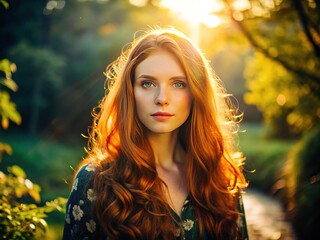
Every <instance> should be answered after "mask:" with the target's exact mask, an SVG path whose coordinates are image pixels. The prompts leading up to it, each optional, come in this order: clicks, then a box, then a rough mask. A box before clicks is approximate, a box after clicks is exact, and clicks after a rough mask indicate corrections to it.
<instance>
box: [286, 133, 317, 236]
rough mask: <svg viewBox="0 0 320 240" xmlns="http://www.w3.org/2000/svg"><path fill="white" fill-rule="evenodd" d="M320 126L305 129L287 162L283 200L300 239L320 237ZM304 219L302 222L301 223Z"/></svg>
mask: <svg viewBox="0 0 320 240" xmlns="http://www.w3.org/2000/svg"><path fill="white" fill-rule="evenodd" d="M319 156H320V128H319V127H318V128H315V129H313V130H311V131H310V132H308V133H307V134H306V135H305V136H304V137H303V138H302V139H301V140H300V141H299V142H298V143H297V144H296V145H295V146H294V147H293V148H292V150H291V151H290V154H289V157H288V160H287V162H286V166H285V167H284V169H283V174H284V177H285V181H286V184H285V190H286V195H285V199H284V200H285V202H286V206H287V211H288V213H289V217H290V219H291V220H292V222H293V225H294V227H295V229H296V232H297V234H298V235H299V237H300V238H301V239H319V238H320V232H319V223H320V208H319V203H320V157H319ZM301 223H303V224H301Z"/></svg>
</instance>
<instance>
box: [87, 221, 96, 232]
mask: <svg viewBox="0 0 320 240" xmlns="http://www.w3.org/2000/svg"><path fill="white" fill-rule="evenodd" d="M86 227H87V229H88V231H89V232H91V233H93V232H94V231H95V230H96V222H95V221H93V220H92V219H91V220H90V221H89V222H86Z"/></svg>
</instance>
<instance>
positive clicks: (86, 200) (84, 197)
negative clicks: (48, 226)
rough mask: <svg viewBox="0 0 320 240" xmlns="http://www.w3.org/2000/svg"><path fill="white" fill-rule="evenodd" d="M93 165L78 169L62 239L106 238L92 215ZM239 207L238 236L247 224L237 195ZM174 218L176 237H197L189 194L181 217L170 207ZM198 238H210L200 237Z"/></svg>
mask: <svg viewBox="0 0 320 240" xmlns="http://www.w3.org/2000/svg"><path fill="white" fill-rule="evenodd" d="M93 171H94V167H93V165H91V164H89V165H85V166H83V167H82V168H81V169H80V171H79V172H78V174H77V176H76V178H75V181H74V184H73V187H72V190H71V193H70V196H69V199H68V202H67V211H66V217H65V223H64V231H63V240H75V239H77V240H102V239H103V240H106V239H108V236H106V235H105V234H104V233H103V231H102V230H101V229H100V227H99V223H98V221H97V219H96V218H95V216H93V215H92V211H91V205H92V201H93V200H94V197H95V196H94V192H93V189H92V175H93ZM239 211H240V212H241V213H243V214H242V216H241V217H239V228H240V230H241V234H242V237H241V239H243V240H245V239H248V234H247V226H246V220H245V215H244V208H243V203H242V201H241V199H240V202H239ZM173 215H174V217H175V218H176V219H175V220H176V221H177V222H179V223H180V225H181V227H177V231H176V237H177V239H186V240H191V239H199V237H198V233H199V231H198V230H199V226H198V221H197V219H196V217H195V214H194V210H193V206H192V204H191V201H190V200H189V198H187V199H186V201H185V202H184V205H183V208H182V214H181V217H179V216H178V215H177V214H176V213H175V212H174V211H173ZM202 239H212V238H210V237H208V236H207V237H203V238H202Z"/></svg>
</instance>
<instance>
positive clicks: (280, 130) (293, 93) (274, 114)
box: [244, 53, 320, 138]
mask: <svg viewBox="0 0 320 240" xmlns="http://www.w3.org/2000/svg"><path fill="white" fill-rule="evenodd" d="M245 76H246V79H247V87H248V89H249V91H250V92H248V93H246V94H245V95H244V99H245V101H246V102H247V103H250V104H255V105H257V106H258V108H259V109H260V110H261V112H262V113H263V116H264V120H265V123H266V124H267V126H268V127H269V131H268V134H269V136H272V137H282V138H288V137H292V136H294V135H297V134H301V133H304V132H307V131H308V130H309V129H311V128H312V127H313V126H315V125H317V124H318V121H319V115H320V107H319V106H320V98H319V96H315V95H314V93H312V89H311V86H310V85H308V84H303V85H301V84H299V82H298V81H297V80H296V79H295V78H296V77H297V76H295V75H294V74H292V73H291V72H289V71H288V70H286V69H285V68H284V67H283V66H281V65H279V64H276V63H275V62H274V61H272V60H270V59H268V58H266V57H265V56H264V55H262V54H261V53H256V54H255V55H254V57H252V58H251V59H250V60H248V63H247V65H246V69H245Z"/></svg>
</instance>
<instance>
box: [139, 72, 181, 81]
mask: <svg viewBox="0 0 320 240" xmlns="http://www.w3.org/2000/svg"><path fill="white" fill-rule="evenodd" d="M141 78H142V79H143V78H147V79H151V80H157V78H155V77H154V76H151V75H147V74H142V75H140V76H139V77H137V79H136V80H138V79H141ZM170 80H185V81H187V77H185V76H173V77H171V78H170Z"/></svg>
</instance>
